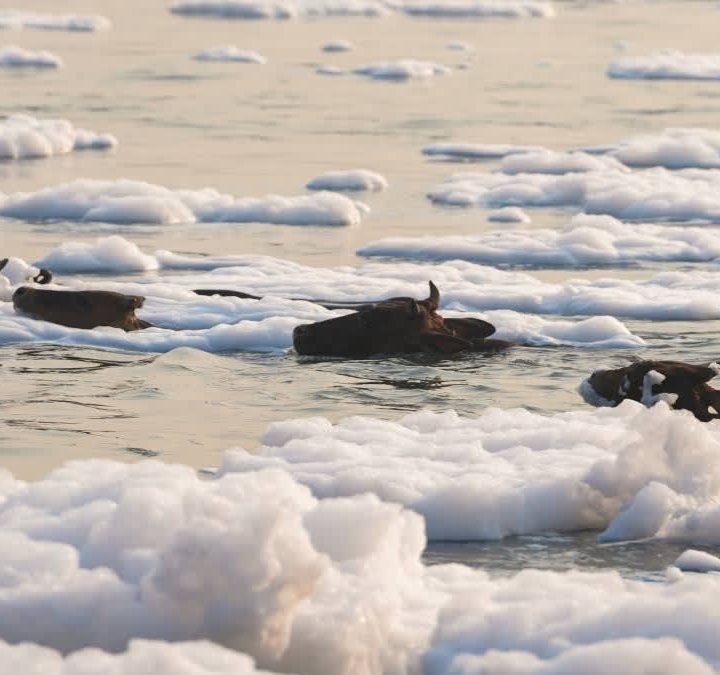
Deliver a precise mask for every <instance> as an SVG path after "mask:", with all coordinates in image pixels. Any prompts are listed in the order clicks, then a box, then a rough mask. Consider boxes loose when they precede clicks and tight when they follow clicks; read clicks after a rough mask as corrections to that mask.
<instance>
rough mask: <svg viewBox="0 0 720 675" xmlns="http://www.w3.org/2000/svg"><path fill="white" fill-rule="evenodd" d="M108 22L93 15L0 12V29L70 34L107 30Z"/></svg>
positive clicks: (12, 10) (13, 10) (16, 11)
mask: <svg viewBox="0 0 720 675" xmlns="http://www.w3.org/2000/svg"><path fill="white" fill-rule="evenodd" d="M110 26H111V24H110V21H109V20H108V19H107V18H106V17H104V16H98V15H95V14H90V15H83V14H41V13H39V12H25V11H19V10H15V9H3V10H0V29H2V28H6V29H7V28H12V29H37V30H66V31H72V32H83V33H84V32H93V31H99V30H107V29H108V28H110Z"/></svg>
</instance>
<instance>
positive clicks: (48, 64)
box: [0, 46, 62, 68]
mask: <svg viewBox="0 0 720 675" xmlns="http://www.w3.org/2000/svg"><path fill="white" fill-rule="evenodd" d="M60 66H62V59H60V58H59V57H57V56H55V54H51V53H50V52H46V51H39V52H33V51H30V50H29V49H23V48H22V47H15V46H9V47H2V48H0V68H59V67H60Z"/></svg>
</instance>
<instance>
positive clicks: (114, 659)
mask: <svg viewBox="0 0 720 675" xmlns="http://www.w3.org/2000/svg"><path fill="white" fill-rule="evenodd" d="M0 658H2V661H3V663H5V664H7V665H6V668H8V672H9V669H10V668H14V669H16V670H17V672H25V673H31V672H33V671H35V672H42V673H44V675H102V674H103V673H105V674H106V673H133V675H153V673H157V672H158V670H159V669H162V670H164V671H165V672H170V673H174V675H215V674H217V675H269V673H268V672H267V671H265V670H259V669H256V668H255V665H254V663H253V660H252V659H251V658H250V657H249V656H247V655H246V654H241V653H239V652H236V651H233V650H230V649H227V648H225V647H221V646H219V645H216V644H213V643H212V642H208V641H195V642H176V643H170V642H162V641H160V640H153V641H150V640H133V641H132V642H130V645H129V647H128V649H127V651H124V652H121V653H120V654H110V653H108V652H103V651H100V650H97V649H83V650H80V651H78V652H75V653H73V654H70V655H68V656H67V657H66V658H65V659H63V656H62V654H61V653H59V652H58V651H56V650H54V649H48V648H47V647H40V646H38V645H34V644H32V643H29V642H25V643H23V644H20V645H10V644H8V643H6V642H4V641H2V640H0Z"/></svg>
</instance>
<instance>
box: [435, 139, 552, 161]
mask: <svg viewBox="0 0 720 675" xmlns="http://www.w3.org/2000/svg"><path fill="white" fill-rule="evenodd" d="M543 149H544V148H538V147H535V146H526V145H502V144H499V143H432V144H431V145H426V146H425V147H424V148H423V149H422V152H423V155H428V156H430V157H442V158H444V159H453V160H467V161H472V160H479V159H500V158H502V157H507V156H508V155H515V154H520V153H526V152H533V151H540V150H543Z"/></svg>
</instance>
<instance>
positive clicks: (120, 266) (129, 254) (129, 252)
mask: <svg viewBox="0 0 720 675" xmlns="http://www.w3.org/2000/svg"><path fill="white" fill-rule="evenodd" d="M37 264H38V265H39V266H41V267H47V268H49V269H51V270H52V271H53V272H60V273H65V272H68V273H75V274H87V273H90V274H92V273H102V274H108V273H122V272H146V271H149V270H156V269H158V268H159V267H160V265H159V263H158V260H157V258H156V257H155V256H152V255H147V254H145V253H143V252H142V251H141V250H140V249H139V248H138V247H137V245H136V244H133V243H132V242H130V241H127V240H126V239H123V238H122V237H120V236H118V235H112V236H109V237H100V238H98V239H96V240H95V242H94V243H88V242H79V241H69V242H65V243H64V244H61V245H60V246H58V247H57V248H54V249H53V250H52V251H50V253H49V254H48V255H46V256H45V257H44V258H42V260H39V261H38V263H37ZM16 283H17V282H16Z"/></svg>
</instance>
